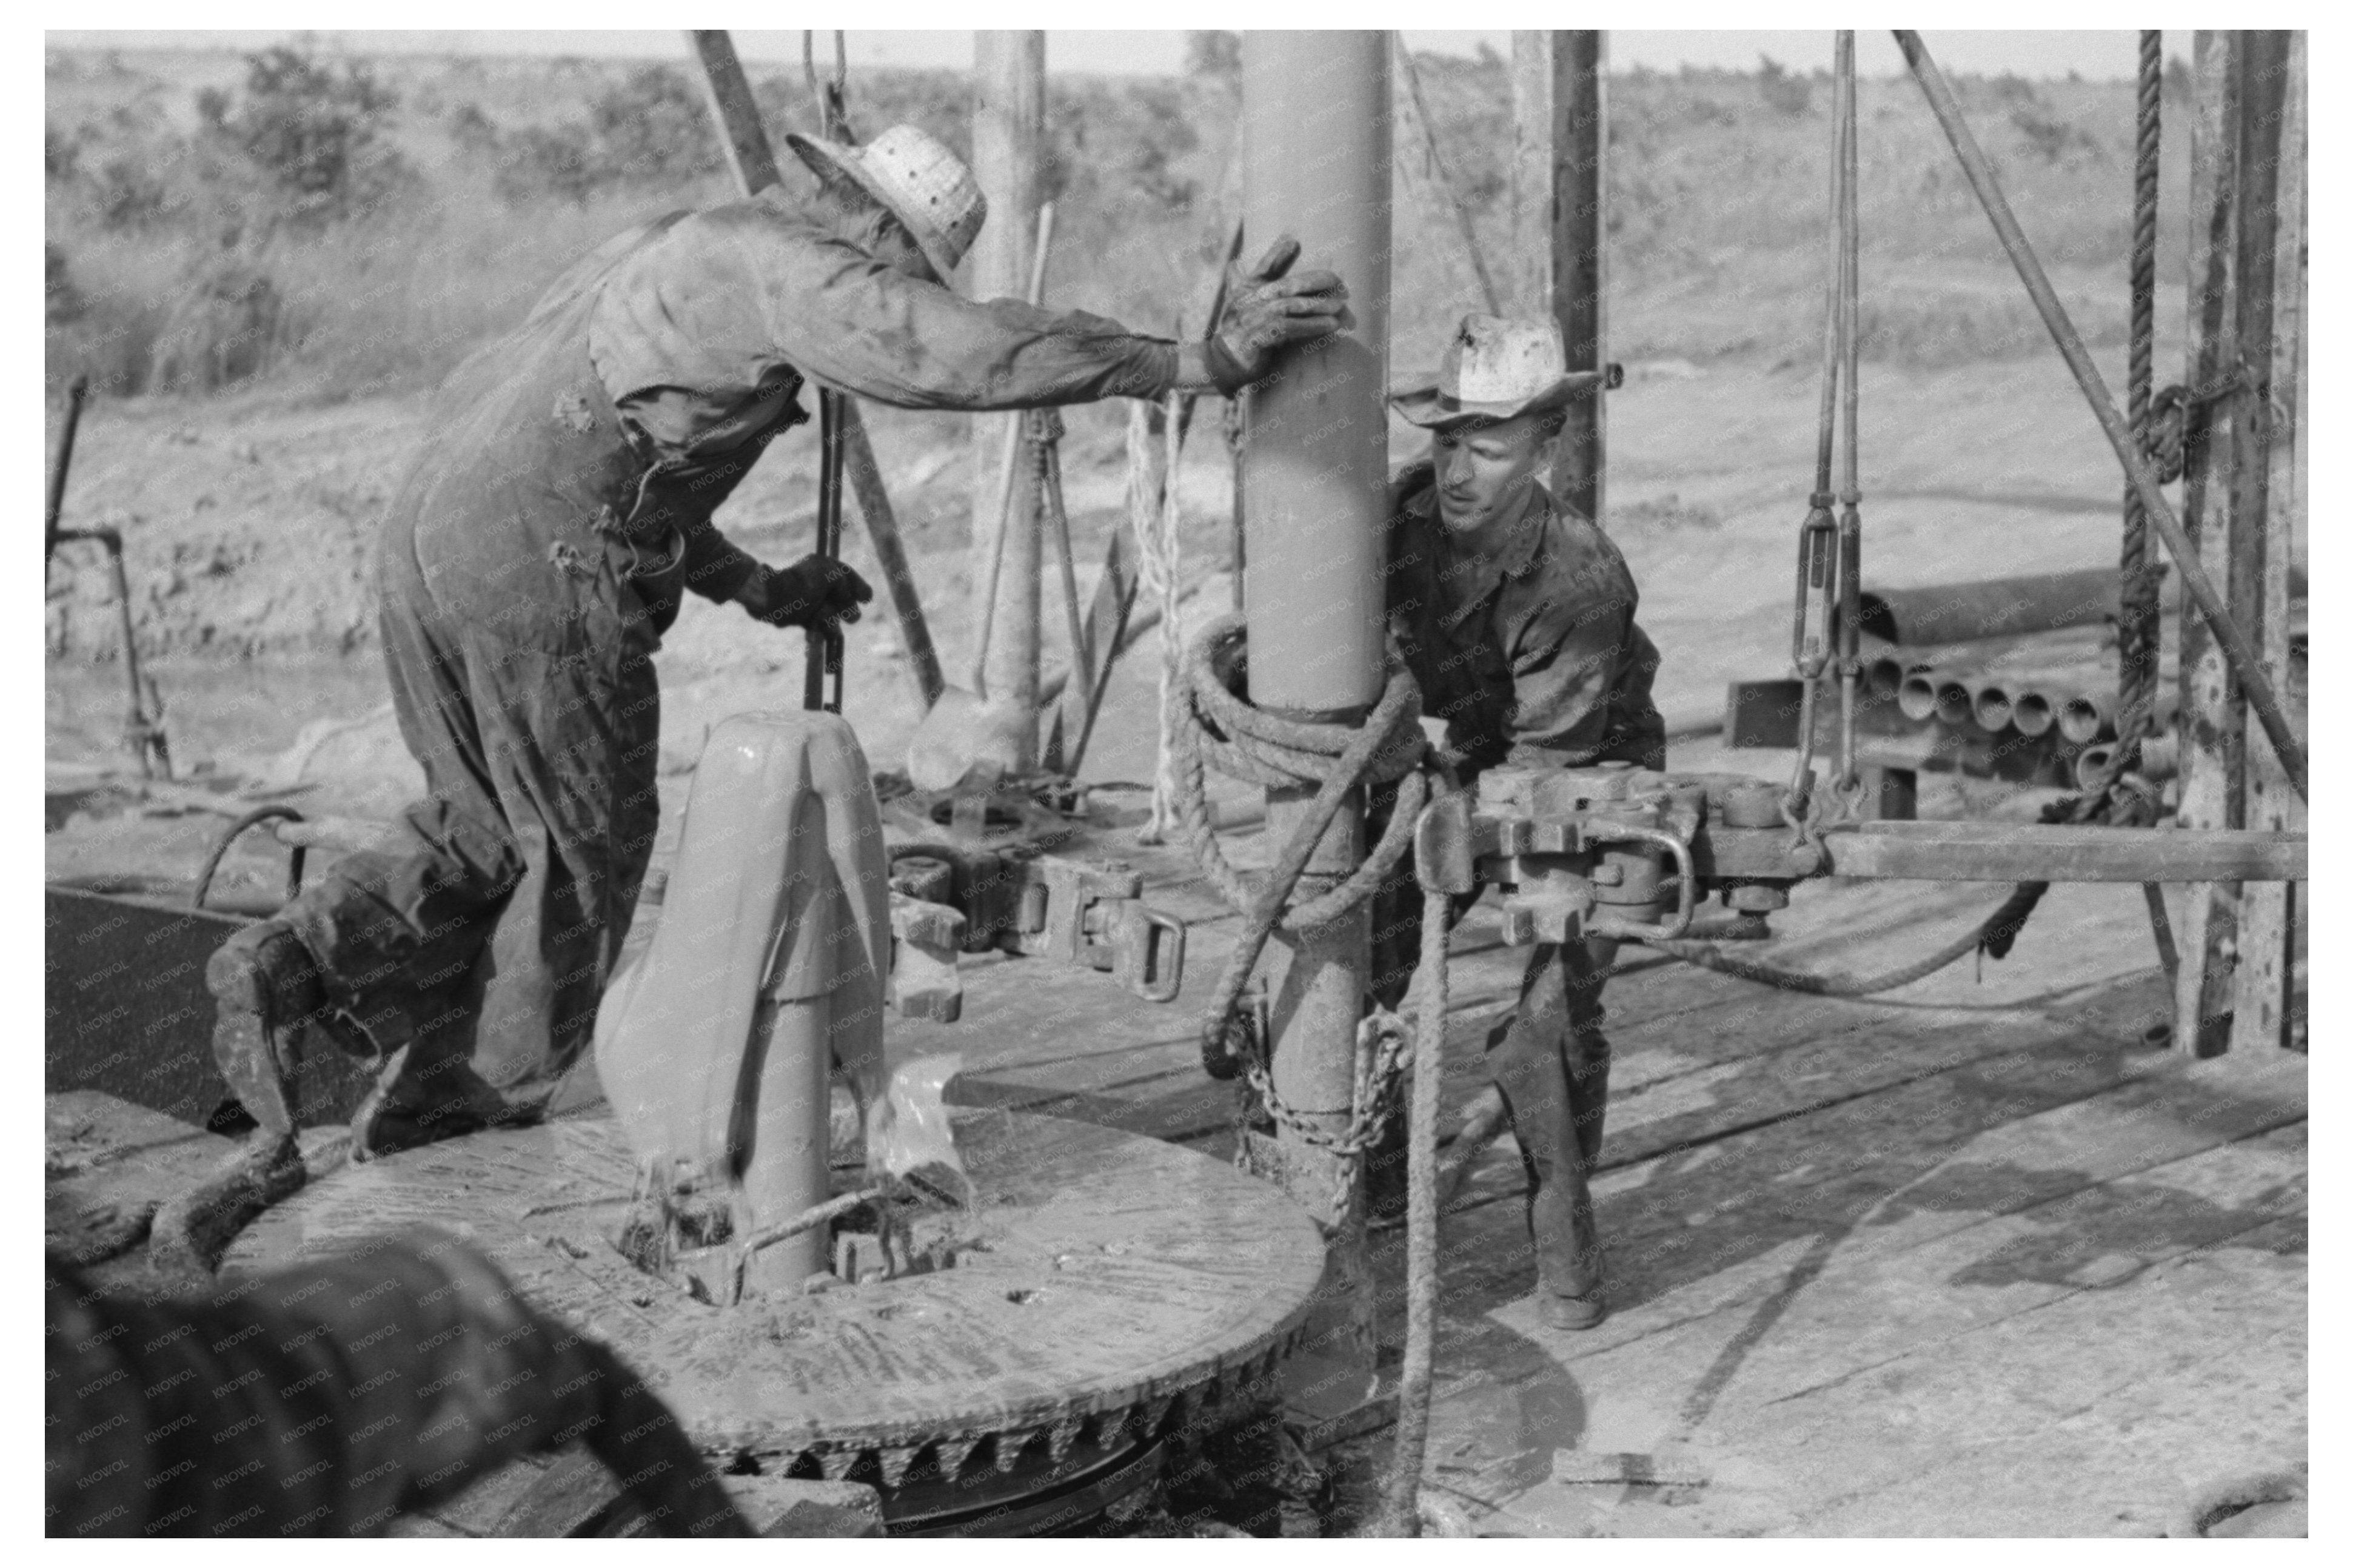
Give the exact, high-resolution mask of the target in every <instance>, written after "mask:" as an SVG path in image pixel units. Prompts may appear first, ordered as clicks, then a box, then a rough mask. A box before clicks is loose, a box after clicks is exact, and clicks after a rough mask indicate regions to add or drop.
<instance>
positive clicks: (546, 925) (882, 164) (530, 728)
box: [157, 125, 1347, 1261]
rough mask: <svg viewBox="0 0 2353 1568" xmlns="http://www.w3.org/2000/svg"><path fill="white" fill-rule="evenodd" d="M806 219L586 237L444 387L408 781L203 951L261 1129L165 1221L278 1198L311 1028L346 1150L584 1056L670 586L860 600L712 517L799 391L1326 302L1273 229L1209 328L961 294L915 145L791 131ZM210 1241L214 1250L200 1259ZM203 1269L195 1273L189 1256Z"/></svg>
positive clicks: (1147, 369)
mask: <svg viewBox="0 0 2353 1568" xmlns="http://www.w3.org/2000/svg"><path fill="white" fill-rule="evenodd" d="M787 140H788V141H789V142H790V143H791V145H792V147H793V149H794V151H795V152H796V153H797V154H799V156H800V158H801V159H802V161H803V162H804V163H806V164H807V165H808V166H809V168H810V169H811V170H813V171H814V172H815V173H816V175H818V182H819V185H820V187H821V188H820V191H819V194H818V196H817V197H816V198H815V199H814V201H813V202H811V203H810V204H808V205H807V206H801V205H797V204H796V203H795V202H794V201H793V200H791V199H789V198H787V197H786V196H784V195H783V194H782V193H781V192H780V191H779V190H778V189H776V188H775V187H771V188H769V189H768V190H765V191H764V192H762V193H761V194H760V195H759V196H754V197H752V198H750V199H748V200H741V201H733V202H729V203H725V204H723V205H721V206H718V207H711V208H707V209H705V210H702V211H700V212H694V213H677V214H673V215H671V216H670V217H662V218H658V219H656V220H654V221H653V222H650V223H648V224H644V225H642V226H640V227H638V228H634V229H631V230H630V231H628V233H626V234H623V235H621V236H619V237H617V238H615V239H613V240H611V241H609V242H607V244H606V245H605V246H604V247H603V248H602V249H598V250H597V251H596V252H595V253H594V254H592V255H591V256H589V257H588V258H586V260H583V261H582V262H581V263H579V264H578V265H577V266H576V267H575V268H574V269H573V270H572V271H571V272H570V273H568V274H567V275H565V277H564V278H563V279H561V280H560V281H558V282H557V283H556V284H555V285H554V287H553V288H552V289H550V290H549V291H548V292H547V293H546V295H545V296H544V297H543V298H542V299H541V300H540V302H538V304H537V305H536V306H534V307H533V310H532V313H531V314H530V316H529V317H528V318H527V319H526V320H525V321H524V322H523V323H522V326H521V327H519V328H518V329H517V330H516V331H515V332H513V333H512V334H509V335H508V336H506V337H505V338H503V339H501V340H500V341H499V342H497V343H495V344H491V345H490V346H488V347H486V348H484V349H482V350H480V352H478V353H476V354H475V355H472V356H471V357H470V359H468V360H467V361H466V363H465V364H463V365H462V366H459V369H458V370H457V371H456V372H454V373H453V374H452V375H451V376H450V378H449V380H448V383H447V384H446V385H445V386H444V387H443V388H442V390H441V393H440V396H439V399H438V404H437V406H436V409H435V413H434V417H433V419H432V424H431V427H430V429H429V431H428V433H427V437H426V439H425V440H424V442H423V447H422V450H421V451H420V453H419V455H418V457H417V462H416V466H415V468H414V469H413V470H412V471H411V472H410V473H409V475H408V477H407V479H406V482H405V483H403V484H402V486H401V487H400V489H399V490H398V492H397V493H396V495H395V497H394V500H393V503H392V505H391V507H390V509H389V511H388V513H387V514H386V516H385V523H384V531H383V535H382V538H381V542H380V546H379V556H378V570H379V573H380V575H381V579H382V594H383V611H382V628H383V636H384V652H385V665H386V667H387V669H388V671H389V673H390V675H391V683H392V692H393V701H394V705H395V707H396V712H397V714H398V716H399V721H400V729H401V736H402V738H403V739H404V740H405V741H406V745H407V747H408V749H409V751H410V752H411V753H412V754H413V755H414V756H415V757H416V758H417V761H418V762H419V763H420V764H422V765H423V767H424V769H425V776H426V786H427V788H426V795H425V798H424V799H423V800H419V801H417V802H416V803H415V804H413V805H411V806H409V807H408V808H406V810H405V811H404V812H403V813H402V814H401V817H400V819H399V821H398V822H397V823H396V826H395V827H394V829H393V831H392V833H391V835H390V836H389V838H388V839H387V840H385V842H382V843H381V844H380V845H378V846H377V847H375V848H374V849H372V850H369V851H367V852H364V853H358V854H354V855H352V856H349V857H347V858H345V859H344V860H343V861H342V862H341V863H339V864H337V865H336V866H334V867H333V868H332V869H331V870H330V871H329V872H328V873H327V874H325V875H324V876H323V877H322V878H321V879H320V880H319V881H318V883H317V884H316V885H313V886H312V887H311V889H310V890H309V891H308V892H306V893H304V894H303V895H301V897H300V898H298V899H296V900H295V901H294V902H293V903H292V904H290V905H289V906H287V907H286V908H285V909H284V910H283V911H282V912H281V913H280V915H278V916H276V917H274V918H271V919H269V920H265V921H263V922H261V923H259V925H257V926H254V927H249V928H248V929H247V930H245V931H243V932H240V933H239V934H238V935H237V937H236V938H232V939H231V940H230V941H229V943H228V944H227V946H225V947H224V948H221V949H220V951H219V952H218V953H216V955H215V956H214V958H213V959H212V962H211V965H210V967H209V969H207V971H206V981H207V984H208V985H209V986H210V988H211V990H212V992H213V994H214V996H215V998H216V1001H217V1004H218V1022H217V1024H216V1039H215V1050H216V1054H217V1055H218V1056H219V1058H220V1063H221V1066H222V1069H223V1071H224V1073H225V1074H226V1075H227V1078H228V1081H229V1084H230V1086H231V1087H232V1088H233V1089H234V1090H235V1092H236V1093H237V1097H239V1099H240V1100H241V1101H242V1102H243V1103H244V1106H245V1107H246V1109H247V1110H248V1111H249V1112H250V1113H251V1114H252V1115H253V1117H254V1118H255V1119H256V1120H257V1121H258V1122H259V1131H258V1132H257V1133H256V1134H255V1135H254V1136H253V1137H252V1139H250V1140H249V1141H248V1145H247V1148H246V1150H244V1151H243V1154H242V1156H241V1158H240V1160H239V1162H238V1163H237V1164H236V1165H235V1167H234V1168H233V1169H231V1170H229V1171H227V1172H225V1173H224V1174H223V1175H222V1176H221V1177H220V1178H218V1179H216V1181H213V1182H211V1183H209V1184H208V1185H207V1186H206V1188H205V1189H204V1190H202V1191H201V1192H198V1193H195V1194H193V1195H192V1196H191V1198H190V1200H188V1201H186V1202H182V1203H179V1204H176V1205H174V1208H173V1209H172V1210H167V1211H166V1213H164V1215H163V1216H160V1217H159V1222H158V1230H157V1234H158V1241H159V1243H160V1244H161V1245H163V1246H164V1248H165V1250H166V1251H171V1250H174V1249H175V1248H176V1249H177V1250H179V1251H180V1252H182V1253H184V1254H185V1253H186V1252H187V1251H189V1244H188V1242H187V1239H186V1238H187V1237H188V1236H189V1234H190V1233H191V1228H192V1224H193V1227H194V1228H195V1229H196V1230H201V1231H203V1232H205V1233H206V1234H222V1233H226V1232H233V1231H234V1229H235V1228H236V1226H237V1224H241V1223H242V1219H241V1218H240V1216H241V1215H248V1214H249V1213H252V1212H253V1211H255V1210H258V1209H259V1207H261V1206H263V1205H265V1204H267V1203H269V1202H274V1201H275V1200H276V1199H277V1198H278V1197H280V1196H282V1195H284V1194H285V1193H286V1192H290V1191H292V1190H293V1189H294V1188H296V1187H299V1186H300V1185H301V1181H302V1168H301V1160H300V1159H299V1158H298V1156H297V1154H296V1150H295V1143H294V1139H293V1132H294V1128H293V1118H292V1115H291V1112H290V1107H289V1105H288V1104H287V1087H286V1086H287V1085H288V1083H289V1082H290V1080H291V1074H292V1070H293V1061H292V1052H293V1050H294V1048H295V1043H296V1040H297V1037H298V1035H299V1034H300V1033H301V1025H302V1024H303V1023H304V1022H305V1021H314V1022H316V1023H317V1024H318V1025H319V1028H320V1030H321V1031H322V1032H323V1033H327V1034H328V1035H329V1036H330V1038H332V1039H333V1040H334V1041H335V1043H336V1044H339V1045H342V1046H343V1047H344V1048H345V1049H348V1050H351V1051H353V1052H354V1053H356V1054H364V1055H367V1056H371V1057H376V1058H380V1059H381V1063H382V1065H381V1069H380V1074H379V1078H378V1081H377V1083H376V1085H375V1091H374V1092H373V1093H372V1094H371V1095H370V1096H369V1097H368V1098H367V1100H366V1101H365V1103H364V1105H363V1106H362V1107H361V1108H360V1110H359V1111H358V1113H357V1115H356V1117H355V1118H354V1120H353V1154H354V1157H356V1158H360V1159H365V1158H368V1157H370V1156H374V1155H379V1154H384V1153H386V1152H390V1151H392V1150H399V1149H404V1148H407V1147H410V1146H413V1145H417V1144H420V1143H423V1142H427V1141H428V1140H431V1139H438V1138H444V1137H448V1136H450V1135H452V1134H454V1133H459V1132H463V1131H466V1130H470V1129H472V1128H480V1127H483V1126H486V1125H491V1124H500V1123H505V1122H512V1121H517V1120H528V1119H531V1118H534V1117H536V1116H538V1115H540V1114H541V1113H542V1112H543V1110H544V1108H545V1107H546V1105H547V1102H548V1101H549V1099H550V1098H551V1097H553V1095H554V1091H555V1088H556V1086H557V1084H558V1082H559V1080H560V1079H561V1078H562V1077H563V1075H565V1072H566V1070H567V1069H569V1068H570V1067H571V1066H572V1065H573V1064H574V1063H575V1061H576V1060H577V1059H578V1057H579V1056H580V1054H581V1052H582V1049H583V1048H584V1047H585V1046H586V1044H587V1043H588V1040H589V1033H590V1030H591V1027H592V1025H593V1023H594V1022H595V1018H596V1006H597V1001H598V998H599V996H600V995H601V993H602V991H603V989H604V985H605V982H606V980H607V976H608V975H609V974H610V972H611V970H612V968H613V964H614V960H615V959H616V957H617V954H618V952H619V950H620V946H621V941H622V938H623V937H624V936H625V935H626V934H627V931H628V925H629V920H630V915H631V911H632V907H633V906H634V904H635V901H636V898H637V895H638V883H639V880H640V878H641V876H642V874H643V873H644V871H645V868H646V863H647V860H648V857H649V853H650V852H651V849H652V846H653V840H654V832H655V827H656V823H657V820H658V818H657V801H656V790H655V764H656V758H657V738H658V734H659V722H658V715H659V693H658V691H657V688H656V682H655V676H654V666H653V662H652V660H653V653H654V651H655V649H656V648H657V647H658V646H659V642H660V639H661V635H662V633H663V631H664V630H667V629H668V628H669V626H670V623H671V621H672V620H674V619H675V618H676V616H677V614H678V610H679V603H680V595H681V591H683V590H686V589H691V590H692V591H694V592H695V593H698V594H701V595H702V596H703V597H704V598H706V599H713V600H718V601H722V602H732V603H734V604H737V605H740V606H742V607H743V608H744V611H745V612H746V613H748V614H749V615H750V616H751V617H752V618H753V619H754V620H759V621H763V622H765V623H766V624H768V625H771V626H779V627H807V628H819V627H829V626H830V625H831V624H833V623H835V622H838V621H848V620H857V619H858V615H859V609H858V607H859V605H860V604H861V603H862V602H864V601H866V600H867V599H871V597H872V595H871V589H869V588H868V587H867V585H866V584H865V582H864V581H862V580H861V579H860V577H859V576H858V574H857V573H855V572H853V571H851V570H850V569H849V567H845V566H842V565H841V564H839V562H838V561H831V560H826V559H821V558H818V557H816V556H810V557H808V558H805V559H803V560H801V561H799V562H798V563H797V564H795V565H793V566H791V567H786V568H784V569H782V570H776V569H772V568H770V567H767V566H766V565H765V564H763V563H762V562H760V561H758V560H756V559H754V557H753V556H749V555H747V554H745V553H744V551H743V550H741V549H739V548H737V547H736V546H733V545H732V544H730V543H729V542H728V541H727V540H726V538H724V537H723V535H721V534H720V533H719V532H718V531H717V529H715V528H714V527H713V526H712V521H711V515H712V510H713V509H714V508H715V507H717V506H718V505H719V503H721V502H722V501H723V500H724V499H725V498H726V496H727V494H728V493H729V492H730V491H731V490H733V488H734V486H735V484H736V482H737V481H739V480H740V479H741V478H742V477H743V475H744V472H745V471H747V470H749V469H750V467H751V466H752V464H753V462H754V461H755V460H756V459H757V458H758V456H759V454H760V452H761V451H762V450H764V449H765V446H766V445H767V443H768V442H769V441H771V440H775V439H776V437H778V436H781V435H783V434H784V433H786V431H787V430H789V429H792V428H793V427H794V426H795V425H797V424H800V423H802V422H803V421H804V420H805V419H806V418H807V415H806V414H805V413H804V412H803V410H802V408H801V407H800V402H799V397H800V394H801V392H802V390H803V387H804V384H805V382H807V381H818V382H822V383H823V384H825V385H826V386H828V387H838V388H840V389H841V390H843V391H846V392H849V393H851V394H854V395H856V396H858V397H867V398H871V399H873V400H875V401H877V402H881V403H887V404H891V405H892V406H895V407H898V408H955V409H991V408H1041V407H1049V406H1053V405H1059V404H1065V403H1082V402H1088V401H1092V400H1094V399H1098V398H1103V397H1120V396H1124V397H1160V396H1162V395H1164V394H1166V392H1168V391H1169V390H1171V389H1172V388H1182V389H1192V390H1202V391H1208V390H1212V389H1214V390H1217V391H1220V392H1229V393H1230V392H1234V391H1238V390H1240V388H1241V387H1245V386H1247V385H1249V384H1250V383H1251V382H1253V381H1255V380H1257V379H1258V378H1260V377H1261V376H1264V375H1266V374H1267V373H1268V372H1269V371H1271V369H1273V368H1274V367H1275V366H1276V364H1277V362H1278V360H1279V359H1280V358H1281V357H1282V354H1283V353H1284V351H1285V350H1286V349H1287V347H1288V346H1289V345H1292V344H1300V343H1304V342H1308V341H1311V340H1313V339H1315V338H1318V337H1321V336H1323V335H1324V334H1328V333H1330V332H1332V331H1334V330H1335V329H1337V328H1339V327H1342V326H1344V325H1345V324H1347V317H1346V313H1345V311H1346V291H1345V289H1344V288H1343V287H1342V285H1341V282H1340V281H1339V279H1337V278H1336V277H1335V276H1333V275H1332V274H1330V273H1328V272H1313V273H1307V274H1303V275H1301V276H1298V277H1287V276H1285V274H1286V273H1287V272H1288V270H1289V268H1290V265H1291V262H1292V260H1293V259H1295V257H1296V256H1297V254H1298V247H1297V245H1296V244H1295V243H1293V242H1291V241H1289V240H1279V241H1277V243H1276V244H1275V246H1274V247H1273V249H1271V250H1270V251H1269V252H1268V253H1267V256H1266V258H1265V260H1263V261H1261V264H1260V266H1259V268H1258V269H1257V270H1254V271H1251V272H1248V273H1243V274H1240V275H1239V276H1238V277H1237V278H1236V279H1235V281H1234V282H1233V284H1232V286H1231V287H1230V288H1229V297H1230V299H1231V303H1230V305H1229V308H1228V311H1227V313H1226V315H1225V317H1224V319H1223V321H1222V322H1221V323H1220V325H1219V330H1218V332H1217V333H1216V334H1215V335H1214V336H1212V337H1210V338H1208V340H1206V341H1204V342H1202V343H1198V344H1183V345H1179V344H1174V343H1170V342H1167V341H1165V340H1162V339H1157V338H1150V337H1143V336H1138V335H1136V334H1132V333H1130V332H1128V331H1127V330H1126V329H1125V328H1124V327H1122V326H1121V325H1120V324H1119V323H1116V322H1112V321H1107V320H1105V319H1103V318H1102V317H1100V316H1092V315H1088V314H1085V313H1079V312H1070V313H1055V312H1050V311H1045V310H1040V309H1037V308H1034V307H1031V306H1029V305H1028V304H1026V303H1023V302H1018V301H1005V300H999V301H994V302H988V303H975V302H969V301H966V300H964V299H961V298H959V297H958V296H957V295H956V294H955V292H954V291H952V289H951V288H950V286H949V280H950V279H951V278H952V276H953V275H954V270H955V266H956V263H957V261H958V260H960V259H961V258H962V257H963V255H964V253H965V249H967V248H968V247H969V246H970V245H971V243H972V241H973V238H974V236H975V235H976V233H977V232H978V231H979V229H980V227H981V223H982V220H983V218H984V217H985V216H986V213H987V203H986V202H985V201H984V199H983V198H982V196H981V193H980V189H979V187H978V185H976V183H975V181H974V179H973V176H972V175H971V172H970V171H969V170H967V169H966V168H965V165H964V164H962V163H961V162H959V161H958V160H957V159H956V157H955V154H952V153H950V152H949V151H948V150H947V149H946V148H945V147H944V146H942V145H941V144H940V143H938V142H936V141H934V139H933V138H932V137H930V136H929V135H927V134H925V133H924V132H922V131H919V130H916V129H914V128H913V127H911V126H904V125H902V126H898V127H895V128H893V129H892V130H890V131H888V132H884V133H883V134H882V135H881V136H880V137H878V138H876V139H875V140H874V141H873V142H872V143H871V144H869V145H867V146H865V147H862V148H853V147H849V146H843V145H838V144H835V143H826V142H818V141H814V140H811V139H808V138H805V137H800V136H792V137H788V138H787ZM197 1250H198V1252H199V1253H201V1251H202V1250H203V1249H201V1248H199V1249H197ZM207 1261H208V1260H207Z"/></svg>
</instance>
